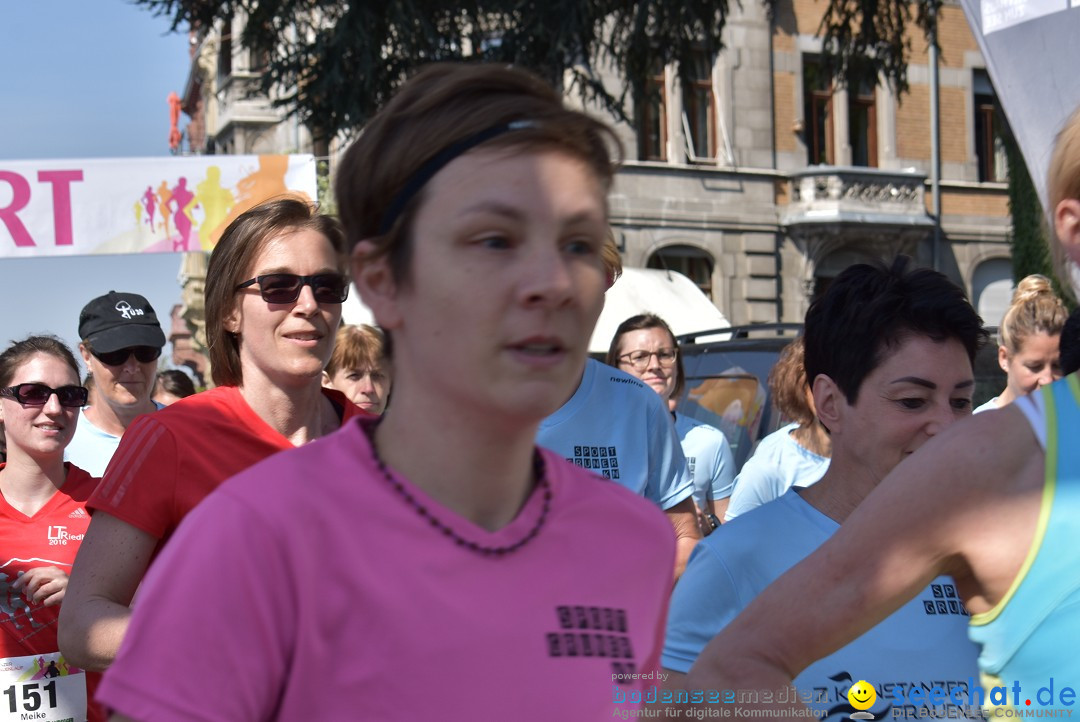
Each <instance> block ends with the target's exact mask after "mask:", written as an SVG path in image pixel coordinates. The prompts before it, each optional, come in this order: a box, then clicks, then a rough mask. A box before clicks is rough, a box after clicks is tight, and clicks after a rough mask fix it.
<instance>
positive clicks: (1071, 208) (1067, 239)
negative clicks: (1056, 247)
mask: <svg viewBox="0 0 1080 722" xmlns="http://www.w3.org/2000/svg"><path fill="white" fill-rule="evenodd" d="M1054 232H1055V233H1056V234H1057V237H1058V240H1059V241H1061V245H1062V247H1063V248H1064V250H1065V252H1066V253H1067V254H1068V255H1069V258H1071V259H1072V260H1073V262H1074V263H1077V264H1080V200H1077V199H1075V198H1066V199H1065V200H1063V201H1061V202H1060V203H1058V204H1057V208H1055V209H1054Z"/></svg>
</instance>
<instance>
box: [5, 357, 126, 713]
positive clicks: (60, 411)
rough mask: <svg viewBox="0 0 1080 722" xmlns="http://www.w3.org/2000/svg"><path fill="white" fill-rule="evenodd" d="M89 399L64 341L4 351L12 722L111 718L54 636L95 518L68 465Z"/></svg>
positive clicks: (79, 476)
mask: <svg viewBox="0 0 1080 722" xmlns="http://www.w3.org/2000/svg"><path fill="white" fill-rule="evenodd" d="M85 403H86V389H85V388H83V387H82V386H80V385H79V366H78V363H77V362H76V361H75V357H74V356H73V355H72V353H71V351H70V350H68V348H67V347H66V346H65V345H64V344H63V343H62V342H61V341H60V340H59V339H56V338H53V337H51V336H31V337H29V338H27V339H24V340H22V341H18V342H16V343H14V344H12V345H11V346H9V347H8V348H7V349H6V350H5V351H4V352H3V353H0V425H2V426H3V429H4V432H5V435H6V437H7V453H8V457H7V461H6V462H5V463H0V539H2V540H3V543H2V544H0V670H3V675H4V676H3V677H0V679H2V680H3V684H2V686H3V688H4V689H5V694H9V695H10V696H9V697H8V698H4V701H5V702H10V706H11V709H10V710H8V711H9V712H10V713H11V714H12V719H14V718H15V716H16V715H15V713H19V714H21V715H22V717H23V719H29V718H30V717H29V715H30V714H31V713H33V712H34V711H35V710H36V711H40V712H46V713H49V714H48V716H49V717H50V718H51V719H57V718H60V717H73V718H75V719H79V720H83V719H87V714H88V713H89V719H90V720H91V722H96V721H97V720H103V719H105V716H104V712H103V710H101V708H100V707H98V706H97V705H94V704H92V703H91V704H90V705H89V707H88V701H89V700H90V699H91V695H90V694H88V689H87V686H88V684H89V688H90V689H89V691H90V693H92V692H93V689H94V688H95V687H96V686H97V681H98V678H99V675H96V674H93V673H87V672H84V671H83V670H81V669H78V668H76V667H74V666H72V665H70V664H68V663H66V661H65V660H64V658H63V657H62V656H61V655H60V652H59V647H58V645H57V640H56V624H57V617H58V615H59V611H60V603H61V601H63V600H64V594H65V591H66V590H67V586H68V572H69V571H70V570H71V565H72V562H74V561H75V552H76V551H78V549H79V543H80V541H81V540H82V538H83V534H85V532H86V527H87V525H88V524H89V522H90V516H89V515H88V514H87V512H86V500H87V499H88V498H89V496H90V493H91V492H92V491H93V490H94V487H95V486H96V485H97V479H94V478H92V477H91V476H90V475H89V474H87V473H86V472H85V471H83V470H82V469H79V468H78V467H76V466H73V465H71V464H70V463H65V462H64V448H65V447H66V446H67V445H68V442H70V441H71V437H72V435H73V434H74V433H75V426H76V424H77V423H78V421H79V409H80V408H81V407H82V406H83V404H85ZM47 670H48V671H47ZM52 670H55V671H56V674H57V675H58V676H55V677H54V676H52ZM46 677H48V678H46ZM8 690H10V692H8ZM35 695H36V696H35ZM5 706H8V705H5Z"/></svg>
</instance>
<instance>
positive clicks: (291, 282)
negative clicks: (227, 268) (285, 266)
mask: <svg viewBox="0 0 1080 722" xmlns="http://www.w3.org/2000/svg"><path fill="white" fill-rule="evenodd" d="M256 283H257V284H259V293H260V295H262V300H264V301H266V302H267V303H293V302H294V301H296V299H298V298H300V289H301V288H303V287H304V286H311V293H312V295H313V296H315V301H316V302H318V303H342V302H343V301H344V300H345V299H346V298H348V297H349V279H347V278H345V276H343V275H341V274H340V273H319V274H316V275H314V276H298V275H296V274H295V273H268V274H266V275H265V276H256V277H255V278H250V279H248V280H246V281H244V282H243V283H241V284H240V285H238V286H237V287H236V289H235V290H237V291H239V290H240V289H242V288H247V287H248V286H253V285H255V284H256Z"/></svg>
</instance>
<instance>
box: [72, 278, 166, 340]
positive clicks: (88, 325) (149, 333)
mask: <svg viewBox="0 0 1080 722" xmlns="http://www.w3.org/2000/svg"><path fill="white" fill-rule="evenodd" d="M79 338H81V339H82V340H83V341H89V342H90V345H91V346H92V347H93V349H94V350H95V351H100V352H102V353H109V352H110V351H119V350H120V349H122V348H131V347H132V346H154V347H156V348H161V347H162V346H164V345H165V334H164V333H163V332H162V330H161V324H160V323H158V319H157V314H155V313H154V307H153V306H151V305H150V302H149V301H147V300H146V299H145V298H143V297H142V296H140V295H139V294H137V293H118V292H116V291H109V292H108V293H107V294H105V295H104V296H98V297H97V298H95V299H94V300H93V301H91V302H90V303H88V304H86V305H85V306H84V307H83V310H82V313H80V314H79Z"/></svg>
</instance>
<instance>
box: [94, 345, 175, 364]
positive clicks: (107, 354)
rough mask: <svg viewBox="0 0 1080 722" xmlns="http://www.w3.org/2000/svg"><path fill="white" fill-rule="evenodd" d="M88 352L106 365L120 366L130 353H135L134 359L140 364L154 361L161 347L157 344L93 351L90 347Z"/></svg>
mask: <svg viewBox="0 0 1080 722" xmlns="http://www.w3.org/2000/svg"><path fill="white" fill-rule="evenodd" d="M90 353H91V354H93V355H94V358H96V359H97V360H98V361H100V362H101V363H103V364H105V365H106V366H121V365H123V364H125V363H127V360H128V359H129V358H131V356H132V354H134V355H135V360H136V361H138V362H139V363H141V364H148V363H150V362H151V361H156V360H157V357H158V356H160V355H161V349H160V348H159V347H157V346H129V347H128V348H121V349H117V350H116V351H95V350H93V349H91V350H90Z"/></svg>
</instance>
